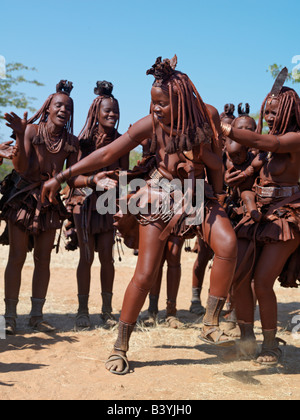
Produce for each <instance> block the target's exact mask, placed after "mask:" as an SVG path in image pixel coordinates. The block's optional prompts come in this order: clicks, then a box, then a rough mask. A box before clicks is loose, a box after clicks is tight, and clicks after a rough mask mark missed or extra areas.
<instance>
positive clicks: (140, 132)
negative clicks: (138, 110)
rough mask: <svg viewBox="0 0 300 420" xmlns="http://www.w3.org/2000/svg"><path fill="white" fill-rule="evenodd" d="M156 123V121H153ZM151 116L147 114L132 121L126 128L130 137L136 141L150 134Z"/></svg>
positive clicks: (151, 126) (151, 127)
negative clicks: (134, 121)
mask: <svg viewBox="0 0 300 420" xmlns="http://www.w3.org/2000/svg"><path fill="white" fill-rule="evenodd" d="M155 124H156V122H155ZM152 129H153V118H152V115H151V114H149V115H147V116H146V117H144V118H141V119H140V120H138V121H137V122H136V123H134V124H133V125H132V126H131V127H130V128H129V130H128V133H129V135H130V137H131V138H132V139H134V140H137V141H142V140H144V139H145V138H149V137H151V136H152Z"/></svg>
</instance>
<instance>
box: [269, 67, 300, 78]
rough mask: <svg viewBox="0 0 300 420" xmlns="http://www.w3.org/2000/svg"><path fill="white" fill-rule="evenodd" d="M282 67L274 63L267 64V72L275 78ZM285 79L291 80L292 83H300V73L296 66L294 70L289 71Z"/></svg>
mask: <svg viewBox="0 0 300 420" xmlns="http://www.w3.org/2000/svg"><path fill="white" fill-rule="evenodd" d="M282 69H283V66H281V65H278V64H275V63H274V64H272V65H270V66H269V68H268V70H267V72H268V73H270V74H271V76H272V77H273V79H276V77H277V76H278V74H279V73H280V72H281V70H282ZM287 81H289V82H292V83H300V73H299V71H296V67H295V70H294V71H291V72H290V73H289V75H288V78H287Z"/></svg>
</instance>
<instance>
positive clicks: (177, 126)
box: [43, 57, 237, 374]
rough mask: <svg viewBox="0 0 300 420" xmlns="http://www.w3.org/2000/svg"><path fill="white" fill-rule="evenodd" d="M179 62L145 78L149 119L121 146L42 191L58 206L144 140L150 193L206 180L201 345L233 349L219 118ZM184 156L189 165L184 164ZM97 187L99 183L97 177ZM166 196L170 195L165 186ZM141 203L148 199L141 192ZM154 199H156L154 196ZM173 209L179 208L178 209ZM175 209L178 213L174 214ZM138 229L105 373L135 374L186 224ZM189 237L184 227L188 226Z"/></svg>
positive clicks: (229, 238)
mask: <svg viewBox="0 0 300 420" xmlns="http://www.w3.org/2000/svg"><path fill="white" fill-rule="evenodd" d="M176 62H177V60H176V57H174V59H172V60H163V61H162V60H161V58H158V59H157V60H156V63H155V64H154V66H153V67H152V69H150V70H149V71H148V72H147V74H153V75H154V78H155V82H154V84H153V86H152V89H151V99H152V101H151V113H150V115H147V116H146V117H144V118H142V119H141V120H139V121H138V122H136V123H135V124H133V125H132V126H131V127H130V129H129V130H128V131H127V133H125V134H124V135H122V136H121V137H119V138H118V139H117V140H116V141H115V142H113V143H112V144H110V145H108V146H106V147H105V148H103V149H102V150H97V151H95V152H94V153H92V154H91V155H89V156H88V157H87V158H85V159H84V160H82V161H80V162H78V163H77V164H76V165H74V166H73V167H72V168H71V175H70V174H69V172H68V171H64V172H62V173H61V174H60V175H59V176H58V177H56V179H52V180H50V181H48V182H47V183H46V184H45V185H44V190H43V197H46V196H49V199H50V200H51V201H55V193H56V191H57V190H58V189H59V188H60V182H62V181H64V180H65V179H66V178H68V177H70V176H76V175H79V174H81V173H85V172H87V171H94V170H96V169H99V168H102V167H105V166H107V165H109V164H111V163H113V162H115V161H116V160H117V159H119V158H120V157H121V156H123V155H125V154H126V153H128V152H129V151H130V150H132V149H134V148H135V147H136V146H137V145H138V144H140V143H141V142H142V141H143V140H145V139H148V138H152V142H151V149H152V150H151V152H153V153H155V155H156V169H154V171H151V172H150V174H149V177H150V179H149V181H148V183H147V184H146V187H149V188H150V186H151V185H152V189H155V185H157V184H156V181H157V180H159V181H160V183H161V185H163V184H164V185H165V186H166V182H165V181H168V180H172V179H174V178H177V177H178V178H179V179H182V178H183V177H185V178H188V177H189V179H191V180H192V181H193V179H196V178H201V179H204V178H205V172H207V173H208V179H209V181H210V182H211V185H212V187H213V189H214V192H215V194H216V195H214V193H213V191H212V188H210V189H209V188H207V194H206V196H207V197H208V196H209V197H210V198H207V200H206V213H205V218H204V222H203V223H202V226H201V228H202V231H203V236H204V237H205V239H206V240H207V241H208V243H209V245H210V246H211V248H212V249H213V251H214V252H215V255H216V257H215V260H214V265H213V268H212V271H211V285H210V295H209V299H208V303H207V312H206V315H205V317H204V327H203V331H202V338H203V339H204V340H206V341H207V342H209V343H212V344H222V345H224V344H225V345H226V344H228V337H227V336H224V334H223V333H222V331H220V329H219V315H220V312H221V310H222V308H223V306H224V304H225V301H226V297H227V294H228V291H229V289H230V286H231V283H232V279H233V275H234V271H235V267H236V256H237V249H236V236H235V234H234V231H233V229H232V227H231V225H230V222H229V220H228V218H227V216H226V214H225V212H224V210H223V209H222V207H221V205H220V204H219V202H218V200H217V198H218V199H219V200H220V201H222V199H223V197H224V194H223V176H222V146H221V145H220V141H219V134H218V129H220V120H219V114H218V113H217V111H216V109H215V108H213V107H211V106H209V105H207V106H206V105H205V104H204V103H203V101H202V99H201V97H200V95H199V93H198V92H197V90H196V88H195V86H194V85H193V84H192V82H191V81H190V79H189V78H188V76H187V75H186V74H184V73H181V72H179V71H176V70H175V66H176ZM185 153H186V154H187V156H188V158H186V156H185ZM96 181H97V178H96ZM166 190H168V188H167V186H166ZM138 194H139V197H140V198H143V197H142V194H143V192H142V191H141V190H140V191H139V192H138ZM159 194H160V197H166V196H167V197H168V200H170V202H171V203H172V199H173V197H174V194H173V195H172V193H171V194H168V193H167V192H165V190H163V188H161V189H160V190H158V195H159ZM154 195H155V198H156V197H157V194H154ZM173 204H174V203H173ZM171 209H174V206H173V207H171ZM141 216H142V217H140V219H141V220H140V230H139V255H138V261H137V266H136V270H135V273H134V276H133V279H132V281H131V282H130V284H129V286H128V288H127V290H126V293H125V296H124V302H123V308H122V313H121V317H120V323H119V334H118V339H117V341H116V344H115V346H114V350H113V353H112V354H111V356H110V357H109V360H108V361H107V363H106V368H107V369H108V370H109V371H110V372H112V373H115V374H125V373H127V372H128V370H129V364H128V360H127V351H128V349H129V340H130V336H131V333H132V332H133V330H134V327H135V323H136V320H137V318H138V315H139V313H140V310H141V308H142V306H143V304H144V302H145V299H146V297H147V295H148V293H149V291H150V289H151V287H152V286H153V283H154V281H155V280H156V278H157V274H158V270H159V268H160V262H161V260H162V256H163V252H164V249H165V245H166V241H167V239H168V237H169V235H170V233H171V232H172V229H173V228H174V226H175V230H176V231H179V230H180V227H181V226H178V225H179V224H181V225H184V222H185V218H184V217H181V218H180V220H179V222H177V223H176V221H177V217H176V216H178V214H176V213H175V210H174V212H173V213H172V212H170V218H169V221H167V220H166V219H163V217H162V216H165V214H161V207H160V208H159V209H158V212H157V213H156V214H148V215H141ZM182 228H183V230H184V227H183V226H182Z"/></svg>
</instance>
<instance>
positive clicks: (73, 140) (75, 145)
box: [65, 134, 79, 153]
mask: <svg viewBox="0 0 300 420" xmlns="http://www.w3.org/2000/svg"><path fill="white" fill-rule="evenodd" d="M65 151H66V152H68V153H77V152H79V140H78V137H76V136H74V135H73V134H69V135H68V137H67V142H66V144H65Z"/></svg>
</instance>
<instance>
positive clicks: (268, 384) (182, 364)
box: [0, 247, 300, 401]
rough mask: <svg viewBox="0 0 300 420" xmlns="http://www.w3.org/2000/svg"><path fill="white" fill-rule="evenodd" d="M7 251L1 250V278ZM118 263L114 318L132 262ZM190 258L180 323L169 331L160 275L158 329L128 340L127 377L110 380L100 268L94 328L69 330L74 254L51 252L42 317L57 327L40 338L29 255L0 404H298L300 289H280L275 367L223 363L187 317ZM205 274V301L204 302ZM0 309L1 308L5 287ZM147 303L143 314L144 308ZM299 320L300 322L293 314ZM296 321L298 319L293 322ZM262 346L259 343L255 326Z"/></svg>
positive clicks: (6, 347)
mask: <svg viewBox="0 0 300 420" xmlns="http://www.w3.org/2000/svg"><path fill="white" fill-rule="evenodd" d="M7 251H8V249H7V247H1V249H0V275H1V278H2V279H3V273H4V268H5V264H6V260H7ZM124 251H125V255H124V256H123V261H122V263H120V262H118V261H117V262H116V281H115V289H114V299H113V307H114V313H115V314H116V315H117V316H119V313H120V309H121V305H122V298H123V294H124V291H125V288H126V286H127V284H128V282H129V281H130V279H131V276H132V273H133V271H134V267H135V263H136V257H135V256H133V255H132V251H131V250H128V249H125V250H124ZM194 259H195V254H191V253H184V255H183V260H182V263H183V275H182V283H181V287H180V291H179V296H178V310H179V317H180V319H181V320H182V321H183V322H184V323H185V327H184V328H182V329H179V330H172V329H170V328H167V327H166V326H165V324H164V322H163V317H164V309H165V300H166V294H165V277H164V280H163V287H162V294H161V299H160V309H161V312H160V314H159V315H160V317H161V324H160V325H159V326H158V327H157V328H154V329H145V328H138V329H137V331H136V332H134V334H133V335H132V340H131V347H130V351H129V354H128V355H129V359H130V361H131V367H132V370H133V372H132V373H130V374H128V375H126V376H122V377H120V376H117V375H112V374H110V373H109V372H107V371H106V370H105V368H104V361H105V360H106V357H107V356H108V355H109V353H110V351H111V348H112V346H113V344H114V341H115V339H116V330H113V331H107V330H105V329H104V328H103V326H102V325H101V321H100V317H99V313H100V309H101V300H100V293H101V291H100V286H99V264H96V263H95V265H94V266H93V269H92V279H93V280H92V290H91V298H90V312H91V315H92V316H91V319H92V322H93V328H92V329H91V330H90V331H82V332H76V331H74V318H75V314H76V310H77V290H76V265H77V261H78V253H77V252H66V251H62V252H61V253H59V254H58V255H56V254H53V258H52V264H51V267H52V272H51V273H52V274H51V283H50V288H49V293H48V297H47V302H46V305H45V314H46V315H45V317H46V318H47V319H48V320H49V321H50V322H52V323H53V324H54V325H55V326H56V327H57V332H56V333H55V334H51V335H46V334H40V333H38V334H36V333H33V332H32V331H31V330H30V328H29V327H28V325H27V324H28V313H29V311H30V296H31V276H32V267H33V265H32V255H31V254H29V256H28V260H27V262H26V266H25V268H24V271H23V281H22V289H21V295H20V303H19V307H18V313H19V318H18V334H17V335H16V336H15V337H7V338H6V339H2V340H0V353H1V359H0V399H1V400H88V399H89V400H110V401H111V400H152V401H161V400H177V401H179V400H180V401H183V400H245V399H246V400H278V399H281V400H297V399H299V397H300V334H299V336H298V337H296V336H294V335H293V334H292V333H291V331H292V328H294V327H295V326H296V325H294V324H292V322H293V317H294V316H297V315H298V316H299V315H300V305H299V290H284V289H281V288H280V287H279V286H278V287H277V292H278V299H279V336H280V337H281V338H283V339H284V340H286V341H287V346H286V347H285V351H284V357H283V360H282V363H281V364H280V365H279V366H277V367H273V368H265V367H259V366H256V365H254V364H253V363H252V362H245V361H243V362H234V363H226V364H224V363H222V362H221V361H220V358H219V356H220V355H221V354H222V352H223V351H224V350H221V349H215V348H214V347H212V346H209V345H206V344H204V343H202V342H201V341H200V340H199V339H198V335H199V329H200V327H201V319H199V318H197V316H195V315H193V314H190V313H189V305H190V298H191V270H192V266H193V262H194ZM208 279H209V272H208V273H207V275H206V280H205V287H204V291H203V295H202V298H203V302H205V301H206V297H207V289H208ZM0 302H1V307H0V313H1V314H3V312H4V304H3V288H1V291H0ZM145 309H146V306H145V307H144V308H143V311H144V310H145ZM299 319H300V318H299ZM298 322H299V321H298ZM256 332H257V337H258V340H260V342H261V339H262V336H261V329H260V324H259V321H257V322H256Z"/></svg>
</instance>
